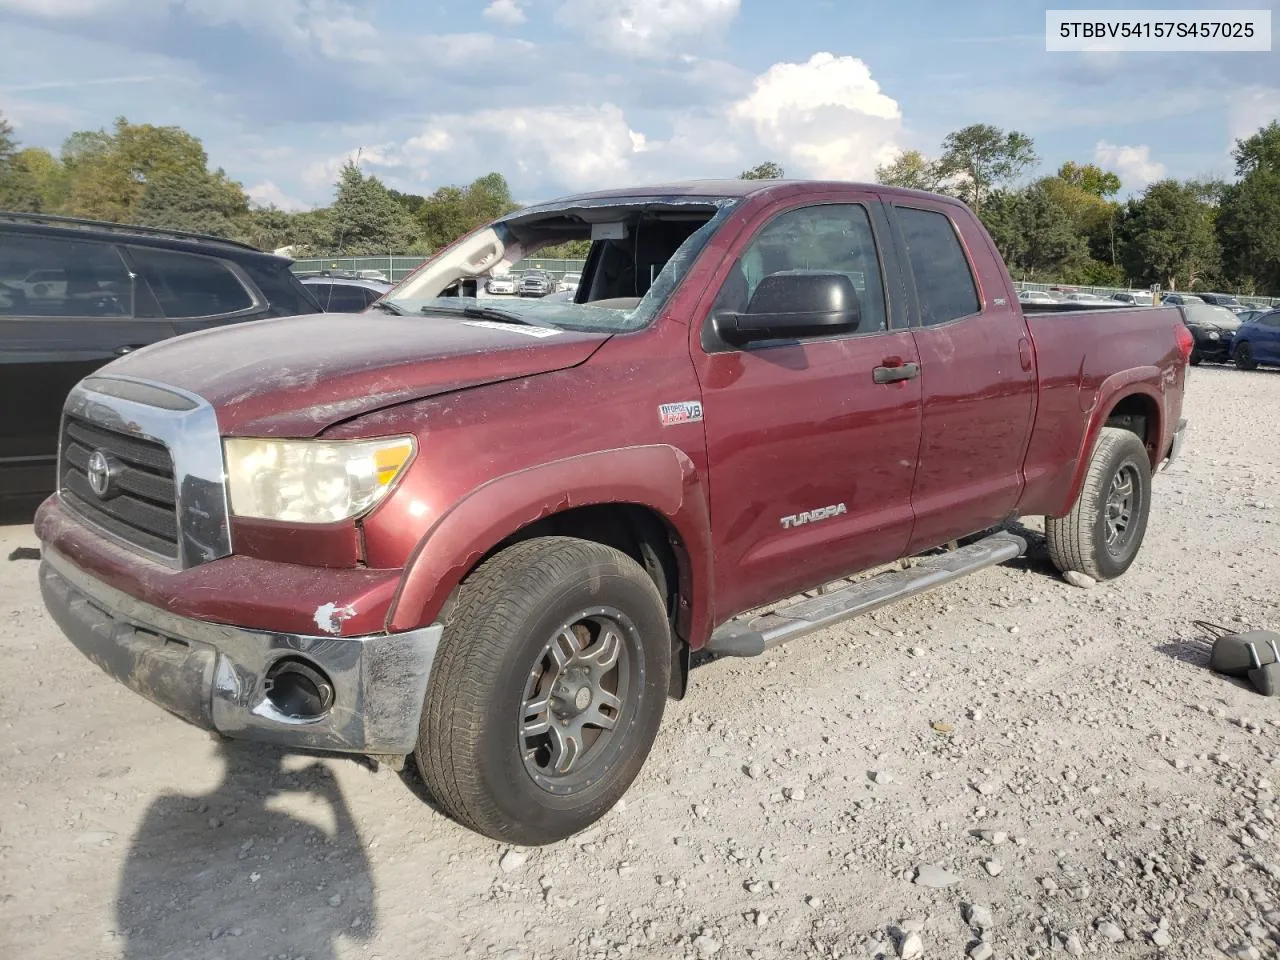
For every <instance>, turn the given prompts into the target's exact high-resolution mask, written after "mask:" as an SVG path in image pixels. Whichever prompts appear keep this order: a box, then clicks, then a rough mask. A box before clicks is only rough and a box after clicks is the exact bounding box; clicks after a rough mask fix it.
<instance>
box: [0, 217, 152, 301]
mask: <svg viewBox="0 0 1280 960" xmlns="http://www.w3.org/2000/svg"><path fill="white" fill-rule="evenodd" d="M132 315H133V278H132V277H130V275H129V271H128V269H127V268H126V267H125V265H124V262H123V261H122V260H121V259H120V254H119V253H117V252H116V248H115V247H114V246H112V245H111V244H109V243H94V242H91V241H85V240H57V239H53V238H50V237H38V236H31V235H30V234H20V233H0V316H3V317H130V316H132Z"/></svg>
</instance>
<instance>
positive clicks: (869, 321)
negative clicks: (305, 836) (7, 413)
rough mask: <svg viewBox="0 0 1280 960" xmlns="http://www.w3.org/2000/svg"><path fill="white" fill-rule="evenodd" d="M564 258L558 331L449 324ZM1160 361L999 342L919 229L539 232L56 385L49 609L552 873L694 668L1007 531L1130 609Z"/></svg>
mask: <svg viewBox="0 0 1280 960" xmlns="http://www.w3.org/2000/svg"><path fill="white" fill-rule="evenodd" d="M579 238H581V239H590V240H591V252H590V256H589V258H588V260H587V263H586V268H585V270H584V271H583V274H582V279H581V283H580V284H579V286H578V289H577V292H576V294H575V295H574V299H573V300H561V301H555V300H550V299H547V300H531V299H519V298H514V297H512V298H497V297H485V296H482V295H479V291H480V290H481V288H482V286H483V283H484V279H485V278H486V277H488V276H491V275H495V274H496V275H502V274H503V273H505V272H506V271H508V270H509V269H510V268H511V266H513V265H514V264H515V263H517V262H518V261H520V260H521V259H523V258H525V257H527V256H530V255H532V254H533V253H534V252H535V251H537V250H538V249H539V248H541V247H545V246H547V245H550V244H558V243H562V242H564V241H567V240H573V239H579ZM1190 351H1191V337H1190V336H1189V334H1188V332H1187V330H1186V327H1185V326H1184V325H1183V323H1182V322H1181V320H1180V318H1179V315H1178V313H1177V311H1176V310H1172V309H1162V308H1134V309H1109V310H1105V311H1090V310H1082V311H1074V312H1060V313H1054V314H1050V313H1044V314H1031V315H1024V312H1023V308H1022V307H1021V306H1020V305H1019V303H1018V299H1017V296H1016V292H1015V290H1014V288H1013V285H1012V283H1011V282H1010V279H1009V276H1008V274H1007V273H1006V271H1005V269H1004V266H1003V264H1002V263H1001V261H1000V259H999V257H998V255H997V253H996V250H995V248H994V246H993V245H992V242H991V240H990V239H989V238H988V236H987V234H986V233H985V231H984V230H983V228H982V226H981V224H980V223H979V221H978V220H977V219H976V218H975V217H974V216H973V215H972V214H971V213H970V212H969V210H968V209H967V208H965V207H964V206H963V205H962V204H960V203H958V202H956V201H955V200H952V199H949V198H946V197H940V196H933V195H930V194H925V193H918V192H913V191H904V190H895V189H890V188H886V187H876V186H862V185H856V184H848V183H827V182H777V181H775V182H758V181H731V182H697V183H687V184H678V185H671V186H662V187H649V188H639V189H630V190H622V191H614V192H605V193H593V194H587V195H583V196H577V197H572V198H569V199H566V200H561V201H557V202H554V203H547V204H543V205H539V206H534V207H528V208H524V209H522V210H519V211H517V212H516V213H513V214H511V215H509V216H507V217H505V218H503V219H501V220H498V221H496V222H495V223H493V224H490V225H488V226H486V227H484V228H482V229H480V230H477V231H475V232H474V233H472V234H470V235H468V236H466V237H464V238H463V239H461V240H460V241H458V242H457V243H455V244H454V245H453V246H451V247H449V248H447V249H445V250H443V251H441V252H440V253H439V254H438V255H436V256H435V257H434V258H432V259H431V260H430V261H428V262H427V263H426V264H424V265H423V266H422V267H421V268H420V269H419V270H418V271H417V272H416V273H415V274H414V275H412V276H410V277H409V278H407V279H406V280H404V281H403V282H401V283H400V284H399V286H397V287H396V288H395V289H394V290H393V291H392V292H391V293H389V294H387V296H386V297H385V298H384V299H383V300H382V301H380V302H379V303H377V304H375V305H374V306H373V307H372V308H371V309H370V310H369V311H366V312H365V313H362V314H359V315H339V314H327V315H319V316H310V317H294V318H283V319H270V320H262V321H258V322H254V323H250V324H243V325H238V326H235V327H231V328H227V329H218V330H211V331H207V332H203V333H195V334H191V335H188V336H183V337H179V338H177V339H174V340H169V341H166V342H163V343H160V344H157V345H155V346H151V347H147V348H145V349H142V350H139V351H137V352H136V353H134V354H132V355H130V356H128V357H125V358H123V359H121V360H119V361H116V362H114V363H112V364H111V365H110V366H108V367H106V368H105V369H103V370H101V371H99V372H98V373H97V374H95V375H94V376H92V377H90V378H88V379H86V380H84V381H83V382H82V383H81V384H80V385H79V386H78V387H76V389H75V390H74V392H72V394H71V395H70V397H69V398H68V400H67V403H66V408H65V413H64V417H63V422H62V433H61V446H60V453H59V457H60V472H59V490H58V493H57V494H56V495H54V496H53V497H51V498H50V499H49V500H48V501H47V502H46V503H45V504H44V505H43V506H42V507H41V509H40V512H39V514H38V516H37V520H36V526H37V529H38V533H39V536H40V538H41V540H42V542H43V545H44V557H43V563H42V566H41V572H40V578H41V586H42V590H43V594H44V598H45V602H46V605H47V607H48V609H49V611H50V613H51V614H52V616H53V618H54V619H55V620H56V621H57V622H58V624H59V625H60V626H61V628H62V629H63V631H64V632H65V633H66V634H67V635H68V637H69V638H70V639H71V640H72V642H73V643H75V645H76V646H77V647H79V648H80V649H81V650H82V651H83V652H84V653H85V654H86V655H87V656H88V657H89V658H90V659H92V660H93V661H94V662H96V663H97V664H98V665H99V666H101V667H102V668H103V669H105V670H106V671H107V672H108V673H109V674H111V675H112V676H114V677H116V678H117V679H118V680H120V681H122V682H123V683H125V684H127V685H128V686H129V687H131V688H132V689H134V690H136V691H137V692H138V693H140V694H142V695H143V696H145V697H148V698H149V699H151V700H153V701H154V702H155V703H157V704H159V705H160V706H162V707H164V708H166V709H167V710H169V711H170V712H172V713H174V714H177V715H178V716H180V717H183V718H185V719H187V720H189V721H191V722H192V723H196V724H199V725H201V726H204V727H207V728H209V729H211V730H214V731H218V732H219V733H221V734H223V735H226V736H230V737H240V738H247V739H255V740H264V741H270V742H274V743H277V744H282V745H286V746H294V747H299V748H310V749H326V750H334V751H345V752H349V753H356V754H365V755H368V756H372V757H375V758H381V759H383V760H386V761H387V762H393V763H394V762H398V761H402V760H403V759H404V757H405V756H406V755H409V754H413V755H414V756H415V757H416V761H417V765H418V767H419V770H420V771H421V774H422V776H423V778H424V779H425V781H426V784H427V786H428V788H429V790H430V792H431V793H432V794H433V795H434V797H435V798H436V800H437V801H438V802H439V803H440V804H441V805H442V806H443V807H444V809H446V810H447V811H448V812H449V813H451V814H452V815H453V816H455V817H456V818H457V819H459V820H460V821H461V822H463V823H464V824H467V825H469V826H470V827H472V828H474V829H476V830H478V831H481V832H483V833H485V834H487V835H489V836H491V837H494V838H498V839H502V840H506V841H510V842H516V843H521V844H537V843H544V842H550V841H553V840H556V839H558V838H563V837H565V836H568V835H570V834H571V833H573V832H575V831H577V830H580V829H582V828H583V827H584V826H586V825H587V824H589V823H591V822H592V821H594V820H595V819H597V818H598V817H600V816H601V815H602V814H604V813H605V812H606V811H607V810H608V809H609V808H610V807H611V806H612V805H613V804H614V803H615V802H616V801H617V800H618V798H619V797H620V796H621V795H622V794H623V792H624V791H625V790H626V789H627V787H628V785H629V784H630V783H631V781H632V780H633V778H634V777H635V776H636V774H637V772H638V771H639V769H640V767H641V765H642V763H643V762H644V759H645V757H646V755H647V753H648V751H649V749H650V747H651V745H652V743H653V741H654V737H655V735H656V733H657V730H658V726H659V723H660V721H661V719H662V714H663V708H664V704H665V700H666V699H667V698H668V697H680V696H683V695H684V691H685V686H686V681H687V677H688V671H689V657H690V653H691V652H692V651H697V650H709V651H712V652H715V653H717V654H725V655H737V656H750V655H754V654H759V653H761V652H762V651H764V650H765V649H767V648H768V647H770V646H771V645H773V644H775V643H778V642H780V641H782V640H785V639H788V638H791V637H795V636H798V635H800V634H803V633H807V632H810V631H814V630H817V629H819V628H821V627H825V626H828V625H830V624H832V623H835V622H837V621H839V620H842V619H844V618H846V617H850V616H853V615H855V614H858V613H862V612H865V611H868V610H871V609H874V608H876V607H879V606H882V605H883V604H885V603H888V602H890V601H892V600H896V599H898V598H901V597H904V596H908V595H911V594H913V593H916V592H918V591H920V590H923V589H926V588H928V587H931V586H934V585H937V584H939V583H943V582H946V581H948V580H951V579H954V578H956V577H958V576H962V575H964V574H967V573H969V572H972V571H974V570H978V569H982V568H983V567H987V566H990V565H992V564H995V563H999V562H1001V561H1003V560H1006V559H1009V558H1013V557H1015V556H1017V555H1018V554H1020V553H1021V552H1022V551H1023V550H1025V549H1026V544H1025V542H1024V541H1023V539H1021V538H1020V537H1019V536H1017V535H1015V534H1014V533H1011V532H1009V531H1008V530H1005V529H1002V528H1003V527H1006V526H1007V524H1006V521H1009V520H1011V519H1012V518H1015V517H1018V516H1019V515H1037V514H1038V515H1043V516H1045V517H1046V518H1048V520H1047V523H1046V526H1047V534H1048V547H1049V552H1050V555H1051V557H1052V558H1053V561H1054V562H1055V563H1056V564H1057V566H1058V567H1059V568H1060V569H1062V570H1063V571H1077V572H1079V573H1083V574H1087V575H1089V576H1091V577H1094V578H1100V579H1106V578H1110V577H1115V576H1118V575H1119V574H1121V573H1123V572H1124V571H1125V569H1126V568H1127V567H1128V566H1129V565H1130V563H1132V561H1133V559H1134V556H1135V555H1136V553H1137V552H1138V549H1139V546H1140V544H1141V542H1142V539H1143V534H1144V531H1145V529H1146V525H1147V518H1148V511H1149V507H1150V503H1151V478H1152V474H1153V473H1154V472H1156V471H1157V470H1158V469H1159V468H1161V466H1162V465H1163V464H1165V463H1166V462H1168V461H1169V460H1171V459H1172V458H1173V457H1174V456H1176V454H1177V452H1178V449H1179V445H1180V443H1181V440H1182V437H1183V435H1184V434H1183V427H1184V426H1185V421H1183V420H1182V419H1181V407H1182V395H1183V385H1184V378H1185V374H1186V367H1187V359H1188V356H1189V354H1190ZM909 557H918V558H920V559H919V560H918V561H917V562H915V563H914V564H895V563H894V562H895V561H897V560H899V559H900V558H909ZM887 565H892V566H891V569H889V570H888V571H887V572H882V573H880V574H879V575H873V576H868V577H861V578H858V579H856V580H849V581H848V582H844V583H843V584H841V585H840V586H838V587H837V588H836V589H833V590H827V591H824V592H821V593H820V594H819V595H817V596H813V597H809V598H807V599H798V600H796V601H795V602H792V603H784V601H786V600H787V598H791V597H795V596H796V595H797V594H798V593H800V592H802V591H809V590H811V589H813V588H817V587H819V586H821V585H829V584H831V583H832V582H835V581H838V580H840V579H841V578H849V577H851V576H852V575H855V574H858V573H860V572H869V571H872V570H874V569H875V568H878V567H885V566H887Z"/></svg>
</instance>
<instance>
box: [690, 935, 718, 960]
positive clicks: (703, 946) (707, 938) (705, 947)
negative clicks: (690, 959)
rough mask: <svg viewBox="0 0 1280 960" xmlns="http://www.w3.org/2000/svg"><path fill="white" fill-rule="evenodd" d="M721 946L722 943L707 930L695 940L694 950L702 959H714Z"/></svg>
mask: <svg viewBox="0 0 1280 960" xmlns="http://www.w3.org/2000/svg"><path fill="white" fill-rule="evenodd" d="M721 946H722V944H721V943H720V941H719V940H717V939H716V938H715V937H713V936H711V934H710V933H708V932H707V931H705V930H704V931H703V932H702V933H700V934H698V935H697V936H696V937H694V938H693V949H694V950H696V951H697V953H698V956H700V957H714V956H715V955H716V954H717V953H719V952H720V947H721Z"/></svg>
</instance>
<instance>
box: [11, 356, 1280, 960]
mask: <svg viewBox="0 0 1280 960" xmlns="http://www.w3.org/2000/svg"><path fill="white" fill-rule="evenodd" d="M1187 415H1188V416H1189V417H1190V419H1191V423H1192V429H1193V432H1192V434H1191V437H1190V440H1189V442H1188V445H1187V449H1186V452H1185V456H1184V459H1183V460H1182V461H1181V462H1180V463H1179V464H1177V465H1175V466H1174V467H1173V468H1172V469H1171V470H1169V471H1168V472H1167V473H1165V474H1164V475H1163V476H1162V477H1161V478H1159V479H1158V480H1157V483H1156V486H1155V506H1154V510H1153V514H1152V522H1151V526H1150V529H1149V530H1148V533H1147V540H1146V544H1145V546H1144V548H1143V552H1142V554H1141V555H1140V557H1139V559H1138V562H1137V564H1136V565H1135V566H1134V567H1133V569H1132V570H1131V571H1130V572H1129V573H1128V575H1127V576H1125V577H1124V578H1123V579H1122V580H1120V581H1117V582H1114V583H1112V584H1108V585H1103V586H1098V587H1095V588H1093V589H1078V588H1075V587H1071V586H1068V585H1067V584H1065V583H1063V582H1062V581H1061V580H1060V579H1059V578H1057V577H1056V576H1055V575H1054V574H1053V573H1052V571H1051V570H1050V568H1049V567H1048V566H1047V564H1046V563H1045V561H1044V559H1043V553H1042V552H1039V551H1033V554H1032V556H1031V557H1030V558H1029V559H1026V560H1022V561H1018V562H1015V563H1012V564H1008V565H1006V566H1003V567H999V568H996V569H993V570H989V571H986V572H983V573H980V574H978V575H976V576H974V577H972V578H970V579H969V580H967V581H963V582H961V583H960V584H959V585H956V586H953V587H950V588H946V589H944V590H942V591H940V592H936V593H933V594H929V595H926V596H924V597H922V598H918V599H916V600H914V601H910V602H908V603H906V604H903V605H901V606H898V607H896V608H891V609H889V610H887V611H884V612H882V613H880V614H878V615H876V616H873V617H870V618H865V619H862V620H856V621H852V622H851V623H849V624H847V625H845V626H843V627H840V628H837V629H833V630H830V631H827V632H826V633H823V634H819V635H817V636H813V637H810V638H807V639H804V640H800V641H797V642H795V643H793V644H791V645H790V646H786V647H783V648H780V649H779V650H776V651H774V652H771V653H770V654H769V655H767V656H766V657H764V658H761V659H759V660H754V661H750V660H745V661H744V660H736V661H735V660H720V661H714V662H709V663H705V664H703V665H702V666H700V667H699V668H698V669H697V670H696V671H695V673H694V679H693V689H692V692H691V694H690V696H689V697H688V698H687V699H686V700H685V701H684V702H682V703H676V704H671V705H670V706H669V708H668V712H667V718H666V721H665V724H664V729H663V732H662V734H661V735H660V737H659V739H658V743H657V746H656V747H655V750H654V754H653V756H652V757H651V758H650V760H649V763H648V765H647V767H646V768H645V770H644V772H643V773H642V774H641V776H640V778H639V780H638V781H637V782H636V784H635V785H634V787H633V788H632V789H631V791H630V793H629V794H628V795H627V797H626V799H625V801H624V803H623V804H621V805H619V807H618V808H617V809H616V810H614V811H613V812H612V813H611V814H610V815H609V816H608V817H607V818H606V819H605V820H604V821H602V822H601V823H600V824H599V825H598V826H597V827H595V828H593V829H591V830H590V831H588V832H587V833H586V834H583V835H580V836H578V837H576V838H574V839H573V840H571V841H569V842H566V843H563V844H559V845H557V846H554V847H548V848H543V849H538V850H512V849H508V848H505V847H502V846H500V845H497V844H494V843H492V842H490V841H488V840H486V839H484V838H481V837H479V836H477V835H475V834H472V833H469V832H467V831H466V830H463V829H462V828H460V827H458V826H456V825H454V824H453V823H451V822H450V821H448V820H446V819H445V818H443V817H442V816H441V815H440V814H438V813H437V812H435V811H434V810H433V809H432V808H431V807H430V806H429V804H428V803H427V802H425V800H424V799H423V798H422V797H421V796H420V788H419V787H418V785H417V782H416V780H415V779H414V778H413V776H412V774H406V775H404V776H403V777H402V776H398V775H396V774H392V773H389V772H386V771H385V770H383V771H381V772H375V771H372V770H370V769H369V768H367V767H365V766H362V765H360V764H359V763H357V762H355V761H351V760H343V759H318V758H314V757H305V756H296V755H295V756H285V755H281V754H279V753H275V752H272V751H271V750H269V749H265V748H255V747H243V746H235V745H220V744H218V743H216V742H215V741H213V740H212V739H211V738H210V737H209V736H208V735H206V734H204V733H201V732H199V731H197V730H195V729H193V728H190V727H187V726H185V725H184V724H183V723H181V722H180V721H178V720H175V719H173V718H171V717H169V716H168V715H166V714H164V713H163V712H161V711H160V710H159V709H157V708H155V707H153V706H151V705H150V704H148V703H146V702H144V701H143V700H141V699H140V698H138V697H137V696H135V695H134V694H132V693H129V692H128V691H126V690H124V689H123V688H121V687H119V686H118V685H116V684H115V683H113V682H112V681H110V680H108V679H107V678H106V677H105V676H104V675H103V674H102V673H101V672H99V671H98V669H97V668H96V667H94V666H92V665H91V664H90V663H88V662H87V661H86V660H85V659H83V658H82V657H81V656H80V655H79V654H78V653H76V652H75V650H74V649H73V648H72V647H71V646H70V645H69V644H68V643H67V642H66V641H65V640H64V639H63V638H62V637H61V636H60V635H59V633H58V631H57V630H56V629H55V628H54V626H53V625H52V624H51V623H50V622H49V620H48V619H47V618H46V617H45V615H44V613H43V610H42V607H41V604H40V600H39V596H38V593H37V590H36V585H35V572H36V564H35V562H33V561H32V560H30V559H14V560H12V561H8V562H6V561H5V560H4V559H3V558H4V557H6V556H8V555H9V554H10V552H11V551H14V550H16V549H18V548H23V547H33V546H34V545H35V541H34V538H33V537H32V535H31V533H30V530H29V529H28V528H26V527H25V526H18V525H15V526H9V527H4V528H0V757H2V759H0V771H3V780H2V782H0V956H2V957H5V958H9V957H12V958H24V960H37V958H65V957H119V956H124V957H130V958H134V957H156V958H160V957H164V958H186V957H201V958H204V957H210V958H213V957H225V958H242V957H243V958H273V960H276V958H287V960H299V958H303V957H305V958H307V960H320V958H325V957H357V956H358V957H381V958H386V960H390V958H399V957H453V956H468V957H489V956H493V957H502V958H506V960H513V958H521V957H523V958H534V957H542V958H577V957H602V958H604V957H608V958H612V957H627V956H633V957H642V956H643V957H649V956H654V957H698V958H706V957H711V956H718V957H759V958H770V957H778V958H781V957H833V958H834V957H856V958H863V957H865V958H872V957H875V956H877V955H881V954H882V955H884V956H887V957H896V956H904V957H913V956H923V957H926V958H929V957H957V958H960V957H964V956H965V955H966V953H967V954H968V955H969V956H970V957H974V958H977V960H983V958H986V957H992V956H994V957H1047V956H1050V955H1055V956H1063V955H1066V956H1080V955H1099V956H1122V957H1139V956H1141V957H1151V956H1156V955H1163V956H1168V957H1220V956H1222V955H1223V954H1225V955H1227V956H1231V957H1240V958H1254V960H1256V958H1259V957H1268V956H1274V955H1275V954H1276V953H1277V942H1278V941H1280V848H1278V845H1277V844H1278V840H1280V837H1278V836H1277V832H1276V830H1277V825H1276V823H1275V821H1276V817H1277V813H1278V812H1280V806H1278V805H1277V801H1276V792H1275V791H1276V787H1275V786H1274V785H1273V783H1272V781H1271V779H1270V778H1276V780H1277V782H1280V740H1278V734H1280V709H1278V706H1280V705H1278V704H1277V703H1273V702H1272V701H1270V700H1267V699H1264V698H1262V697H1259V696H1258V695H1256V694H1254V693H1252V692H1250V691H1248V690H1247V689H1245V688H1244V687H1242V686H1240V685H1238V684H1236V683H1234V682H1232V681H1229V680H1226V679H1223V678H1221V677H1217V676H1214V675H1212V674H1210V673H1209V672H1208V670H1206V669H1205V663H1206V660H1207V648H1206V647H1205V645H1204V644H1203V643H1202V642H1201V641H1200V639H1199V638H1198V635H1197V632H1196V630H1195V628H1194V627H1193V626H1192V625H1191V621H1192V620H1193V619H1196V618H1205V619H1209V620H1213V621H1219V622H1225V623H1228V624H1251V625H1254V626H1260V627H1261V626H1270V627H1272V628H1275V629H1280V588H1278V587H1277V585H1278V584H1280V485H1278V482H1277V481H1280V372H1277V373H1254V374H1243V373H1239V372H1237V371H1235V370H1228V369H1214V368H1206V367H1202V368H1198V369H1196V370H1194V371H1192V373H1191V383H1190V387H1189V398H1188V408H1187Z"/></svg>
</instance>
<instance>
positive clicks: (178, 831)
mask: <svg viewBox="0 0 1280 960" xmlns="http://www.w3.org/2000/svg"><path fill="white" fill-rule="evenodd" d="M221 752H222V756H223V759H224V761H225V764H226V767H225V772H224V775H223V779H222V782H221V783H220V784H219V785H218V786H217V787H215V788H214V789H213V790H212V791H210V792H209V793H200V794H195V795H193V796H188V795H185V794H180V793H179V794H168V795H165V796H162V797H160V798H158V799H156V800H155V801H154V802H153V803H152V804H151V806H150V807H149V808H148V810H147V812H146V815H145V816H144V817H143V819H142V824H141V826H140V827H139V828H138V831H137V833H136V834H135V835H134V838H133V841H132V843H131V845H130V847H129V853H128V856H127V858H126V860H125V864H124V867H123V870H122V873H121V877H120V892H119V897H118V899H117V902H116V918H117V928H116V929H117V933H118V936H119V938H120V939H119V941H118V943H119V946H120V947H121V950H122V955H123V956H124V957H125V958H126V960H141V958H143V957H146V958H155V957H164V958H166V960H180V958H196V957H201V958H203V957H211V956H217V957H228V958H230V957H263V956H278V955H281V954H283V955H285V956H289V957H296V956H305V957H307V958H308V960H327V958H332V957H336V956H337V955H338V939H339V937H345V938H347V939H348V940H353V941H356V942H366V941H368V940H369V938H370V937H371V935H372V933H373V931H374V930H375V929H376V922H377V907H376V900H375V890H374V883H373V876H372V873H371V871H370V869H369V862H368V860H367V858H366V856H365V849H364V842H363V840H362V839H361V837H360V834H359V832H358V831H357V829H356V825H355V822H354V821H353V820H352V817H351V813H350V811H349V810H348V808H347V805H346V802H345V801H344V800H343V797H342V792H341V790H340V788H339V786H338V784H337V782H336V781H335V780H334V778H333V775H332V773H331V771H330V770H329V768H328V767H326V766H325V765H324V764H321V763H318V762H317V763H312V764H311V765H309V766H307V767H305V768H304V769H301V770H298V771H293V770H286V769H285V768H284V765H283V762H284V760H285V758H286V756H287V754H285V753H283V752H279V751H275V750H272V749H270V748H264V747H262V746H259V745H250V746H245V745H242V744H237V743H235V742H232V741H223V742H222V743H221ZM224 940H226V942H219V941H224Z"/></svg>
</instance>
